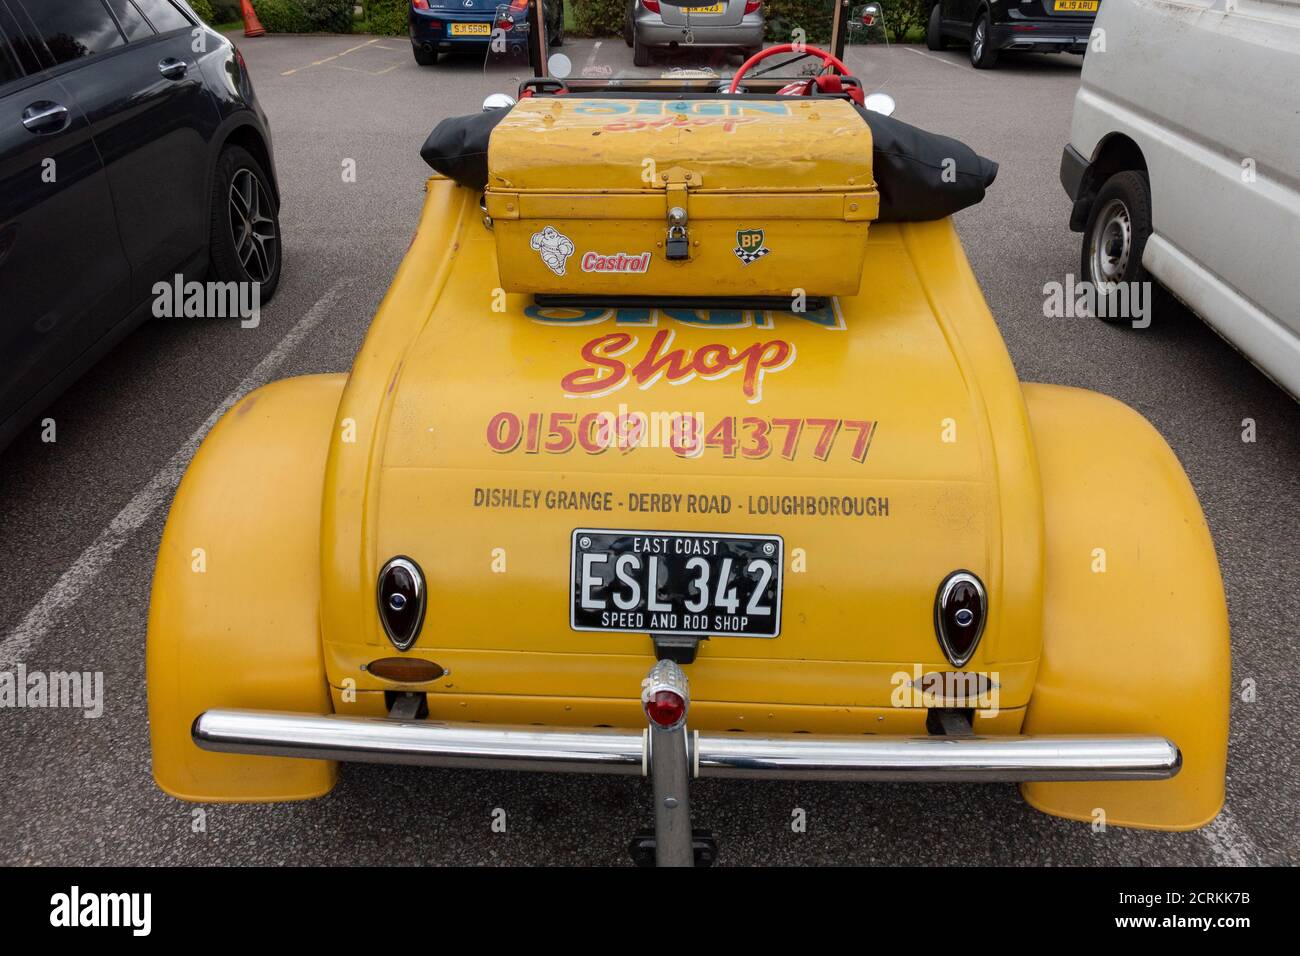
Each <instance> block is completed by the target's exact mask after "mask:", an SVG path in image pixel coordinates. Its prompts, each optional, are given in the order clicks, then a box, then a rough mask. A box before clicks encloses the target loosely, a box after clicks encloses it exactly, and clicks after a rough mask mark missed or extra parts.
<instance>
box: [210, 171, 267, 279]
mask: <svg viewBox="0 0 1300 956" xmlns="http://www.w3.org/2000/svg"><path fill="white" fill-rule="evenodd" d="M212 180H213V181H212V202H211V206H212V208H211V211H210V213H209V218H210V222H209V229H208V248H209V256H210V258H211V263H212V265H211V270H210V273H209V277H210V278H211V279H212V280H213V281H215V282H257V283H259V284H260V286H261V301H262V302H270V301H271V297H272V296H274V295H275V290H276V287H277V286H278V285H279V284H280V269H281V266H282V265H283V263H284V253H283V243H282V242H281V239H280V209H279V206H278V204H277V202H276V199H275V191H274V190H273V189H272V188H271V180H270V177H268V176H267V175H266V171H265V170H264V169H262V164H261V163H259V162H258V161H257V160H256V159H255V158H254V157H253V154H252V153H250V152H248V150H246V149H244V148H243V147H241V146H227V147H226V148H225V149H223V150H222V151H221V155H220V156H219V157H218V158H217V168H216V172H215V173H214V174H213V177H212ZM259 237H260V238H259Z"/></svg>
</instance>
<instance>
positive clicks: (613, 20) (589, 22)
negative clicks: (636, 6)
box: [566, 0, 626, 37]
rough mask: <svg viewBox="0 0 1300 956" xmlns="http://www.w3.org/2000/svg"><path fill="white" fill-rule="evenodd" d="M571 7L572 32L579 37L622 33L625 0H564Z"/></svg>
mask: <svg viewBox="0 0 1300 956" xmlns="http://www.w3.org/2000/svg"><path fill="white" fill-rule="evenodd" d="M566 5H571V6H572V7H573V32H574V33H575V34H577V35H578V36H581V37H617V36H622V35H623V15H624V10H625V9H626V0H566Z"/></svg>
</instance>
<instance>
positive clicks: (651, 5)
mask: <svg viewBox="0 0 1300 956" xmlns="http://www.w3.org/2000/svg"><path fill="white" fill-rule="evenodd" d="M641 6H643V7H645V8H646V9H647V10H649V11H650V12H651V13H658V12H659V0H641Z"/></svg>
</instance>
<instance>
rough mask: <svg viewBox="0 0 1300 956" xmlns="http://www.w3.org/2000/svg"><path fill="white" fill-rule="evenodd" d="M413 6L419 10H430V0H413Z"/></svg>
mask: <svg viewBox="0 0 1300 956" xmlns="http://www.w3.org/2000/svg"><path fill="white" fill-rule="evenodd" d="M411 6H413V7H415V9H417V10H428V9H429V0H411Z"/></svg>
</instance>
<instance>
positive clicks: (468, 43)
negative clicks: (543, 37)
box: [410, 0, 529, 53]
mask: <svg viewBox="0 0 1300 956" xmlns="http://www.w3.org/2000/svg"><path fill="white" fill-rule="evenodd" d="M498 26H499V27H500V28H501V29H502V30H504V31H505V37H506V41H507V43H508V44H509V45H510V46H511V47H512V48H513V47H516V46H518V47H519V48H521V49H522V48H524V47H526V46H527V43H528V29H529V27H528V4H527V0H411V11H410V36H411V45H412V46H413V47H415V49H416V50H422V51H424V52H425V53H483V52H484V51H485V50H486V49H487V46H488V44H489V43H490V42H491V40H492V32H493V29H494V27H498Z"/></svg>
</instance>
